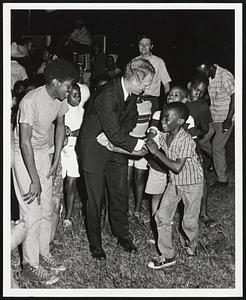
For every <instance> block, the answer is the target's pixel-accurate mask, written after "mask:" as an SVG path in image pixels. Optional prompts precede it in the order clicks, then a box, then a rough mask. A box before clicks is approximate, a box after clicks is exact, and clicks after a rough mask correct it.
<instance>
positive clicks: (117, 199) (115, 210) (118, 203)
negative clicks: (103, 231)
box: [105, 155, 129, 237]
mask: <svg viewBox="0 0 246 300" xmlns="http://www.w3.org/2000/svg"><path fill="white" fill-rule="evenodd" d="M127 170H128V165H127V160H126V161H122V162H121V161H120V162H118V161H117V155H115V157H113V158H112V159H111V160H110V162H109V163H108V166H107V170H106V174H105V175H106V182H107V188H108V194H109V215H110V221H111V226H112V233H113V235H114V236H117V237H121V236H127V235H128V234H129V225H128V217H127V212H128V196H127V193H126V190H127Z"/></svg>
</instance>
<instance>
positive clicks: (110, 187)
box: [77, 58, 155, 260]
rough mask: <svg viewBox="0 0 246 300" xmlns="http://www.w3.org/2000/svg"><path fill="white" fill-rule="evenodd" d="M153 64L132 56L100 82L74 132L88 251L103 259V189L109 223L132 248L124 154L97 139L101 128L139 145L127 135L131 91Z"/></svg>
mask: <svg viewBox="0 0 246 300" xmlns="http://www.w3.org/2000/svg"><path fill="white" fill-rule="evenodd" d="M154 74H155V70H154V67H153V66H152V65H151V63H150V62H148V61H147V60H145V59H143V58H137V59H133V60H132V61H131V62H130V63H129V64H128V65H127V66H126V70H125V73H124V75H123V77H122V78H117V79H114V80H112V81H110V82H108V83H107V84H105V85H104V86H102V87H101V88H100V89H99V90H98V91H97V92H96V94H95V95H94V97H93V98H92V99H91V102H90V104H89V105H88V109H87V112H86V114H85V117H84V122H83V124H82V126H81V129H80V134H79V137H78V145H77V146H78V147H77V148H78V149H80V150H79V153H78V155H79V160H80V167H81V169H82V170H83V173H84V178H85V183H86V189H87V195H88V201H87V207H86V211H87V216H86V217H87V222H86V224H87V235H88V239H89V244H90V251H91V254H92V257H94V258H96V259H99V260H100V259H106V254H105V252H104V250H103V248H102V240H101V220H100V219H101V208H102V204H103V202H104V199H105V189H106V188H107V192H108V196H109V216H110V221H111V229H112V233H113V235H114V236H116V237H118V243H119V244H120V245H121V246H122V247H123V249H124V250H125V251H128V252H131V251H136V250H137V248H136V246H135V245H134V244H133V242H132V238H131V236H130V234H129V224H128V218H127V212H128V199H127V198H128V195H127V165H128V157H127V156H126V155H124V154H121V153H114V152H111V151H109V150H108V149H107V148H106V147H104V146H102V145H101V144H99V143H98V142H97V137H98V136H99V135H102V134H103V133H104V134H105V136H106V137H107V139H108V140H109V141H110V142H111V143H112V144H113V145H115V146H117V147H120V148H122V149H124V150H126V151H128V152H130V153H132V152H133V151H141V149H142V147H143V145H144V143H145V142H144V140H140V139H137V138H135V137H132V136H130V135H129V133H130V132H131V131H132V129H133V128H134V127H135V125H136V122H137V117H138V113H137V106H136V96H137V95H139V94H140V93H142V92H144V90H145V88H146V87H148V86H149V85H150V84H151V82H152V80H153V77H154Z"/></svg>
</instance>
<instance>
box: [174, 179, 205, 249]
mask: <svg viewBox="0 0 246 300" xmlns="http://www.w3.org/2000/svg"><path fill="white" fill-rule="evenodd" d="M179 188H180V190H181V197H182V199H183V202H184V216H183V222H182V226H183V230H184V232H185V234H186V235H187V237H188V239H189V247H190V248H191V249H193V250H195V248H196V245H197V241H198V219H199V212H200V206H201V199H202V193H203V183H199V184H193V185H187V186H182V187H181V186H180V187H179Z"/></svg>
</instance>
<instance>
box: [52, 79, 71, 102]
mask: <svg viewBox="0 0 246 300" xmlns="http://www.w3.org/2000/svg"><path fill="white" fill-rule="evenodd" d="M72 84H73V79H70V80H65V81H63V82H60V81H59V80H58V81H57V85H56V86H55V93H56V98H57V99H58V100H60V101H63V100H64V99H65V98H66V97H67V96H68V91H69V90H70V89H71V86H72Z"/></svg>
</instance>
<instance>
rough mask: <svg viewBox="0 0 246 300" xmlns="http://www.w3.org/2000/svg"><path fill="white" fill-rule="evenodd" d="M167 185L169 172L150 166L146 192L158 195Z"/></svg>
mask: <svg viewBox="0 0 246 300" xmlns="http://www.w3.org/2000/svg"><path fill="white" fill-rule="evenodd" d="M166 185H167V174H166V173H163V172H159V171H156V170H154V169H153V168H151V167H150V169H149V177H148V180H147V183H146V187H145V193H147V194H151V195H156V194H162V193H163V192H164V191H165V188H166Z"/></svg>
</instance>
